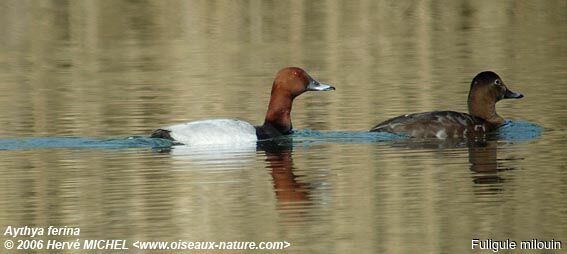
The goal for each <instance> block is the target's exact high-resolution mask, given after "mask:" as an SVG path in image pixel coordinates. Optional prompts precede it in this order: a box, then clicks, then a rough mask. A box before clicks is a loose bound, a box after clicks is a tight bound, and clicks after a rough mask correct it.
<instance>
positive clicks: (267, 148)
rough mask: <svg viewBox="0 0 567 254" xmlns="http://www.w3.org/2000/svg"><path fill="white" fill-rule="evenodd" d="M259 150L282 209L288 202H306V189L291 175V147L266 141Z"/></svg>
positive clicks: (287, 144)
mask: <svg viewBox="0 0 567 254" xmlns="http://www.w3.org/2000/svg"><path fill="white" fill-rule="evenodd" d="M259 148H260V149H261V150H264V152H265V154H266V162H267V165H266V168H267V169H269V170H270V174H271V175H272V179H273V181H274V191H275V192H276V197H277V199H278V201H279V202H280V204H281V205H282V207H283V206H285V204H286V203H289V202H301V201H308V200H309V196H308V194H309V189H308V187H307V186H305V185H304V184H302V183H300V182H298V181H297V176H296V175H295V174H294V173H293V170H294V166H293V158H292V155H293V145H292V144H291V143H286V144H281V143H280V144H278V143H275V142H271V141H267V142H263V143H262V144H260V145H259Z"/></svg>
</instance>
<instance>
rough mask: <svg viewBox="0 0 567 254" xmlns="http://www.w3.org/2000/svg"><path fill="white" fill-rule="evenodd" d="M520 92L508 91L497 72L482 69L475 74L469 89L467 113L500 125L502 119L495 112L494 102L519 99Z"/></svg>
mask: <svg viewBox="0 0 567 254" xmlns="http://www.w3.org/2000/svg"><path fill="white" fill-rule="evenodd" d="M522 97H524V95H522V94H521V93H516V92H512V91H510V90H509V89H508V88H507V87H506V85H505V84H504V81H502V79H501V78H500V77H499V76H498V74H496V73H494V72H491V71H484V72H481V73H479V74H477V75H476V77H474V79H473V80H472V82H471V89H470V91H469V99H468V106H469V114H471V115H473V116H476V117H480V118H482V119H484V120H486V121H488V122H490V123H492V124H495V125H500V124H503V123H504V119H503V118H502V117H500V116H499V115H498V114H497V113H496V103H497V102H498V101H500V100H502V99H520V98H522Z"/></svg>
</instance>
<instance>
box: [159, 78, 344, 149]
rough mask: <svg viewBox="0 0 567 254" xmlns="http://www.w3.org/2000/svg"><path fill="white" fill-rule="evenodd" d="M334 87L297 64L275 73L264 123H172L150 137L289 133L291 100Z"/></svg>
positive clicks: (207, 140)
mask: <svg viewBox="0 0 567 254" xmlns="http://www.w3.org/2000/svg"><path fill="white" fill-rule="evenodd" d="M329 90H335V88H334V87H333V86H330V85H327V84H322V83H319V82H317V81H316V80H315V79H313V78H312V77H311V76H309V74H307V72H305V71H304V70H302V69H301V68H297V67H288V68H284V69H282V70H280V71H279V72H278V73H277V74H276V78H275V79H274V83H273V85H272V93H271V97H270V104H269V105H268V111H267V113H266V118H265V120H264V124H263V125H261V126H253V125H251V124H249V123H247V122H244V121H241V120H236V119H212V120H202V121H194V122H188V123H182V124H175V125H171V126H167V127H163V128H159V129H157V130H155V131H154V132H153V133H152V134H151V136H150V137H152V138H164V139H169V140H172V141H174V142H175V143H178V144H185V145H204V144H207V145H209V144H234V143H248V142H255V141H258V140H262V139H269V138H274V137H278V136H282V135H288V134H291V133H292V124H291V117H290V113H291V106H292V103H293V99H295V97H297V96H299V95H301V94H302V93H304V92H306V91H329Z"/></svg>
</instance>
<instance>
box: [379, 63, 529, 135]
mask: <svg viewBox="0 0 567 254" xmlns="http://www.w3.org/2000/svg"><path fill="white" fill-rule="evenodd" d="M522 97H524V95H522V94H521V93H515V92H512V91H510V90H509V89H508V88H507V87H506V85H505V84H504V82H503V81H502V79H501V78H500V77H499V76H498V75H497V74H496V73H494V72H491V71H485V72H481V73H479V74H478V75H476V77H474V79H473V80H472V82H471V87H470V91H469V97H468V108H469V113H468V114H467V113H460V112H455V111H433V112H425V113H415V114H409V115H402V116H398V117H395V118H392V119H389V120H386V121H384V122H382V123H380V124H378V125H376V126H375V127H374V128H372V129H371V130H370V131H372V132H389V133H397V134H403V135H407V136H411V137H415V138H439V139H445V138H460V137H471V136H476V135H483V134H485V133H487V132H490V131H493V130H495V129H496V128H498V126H500V125H502V124H503V123H504V118H502V117H501V116H499V115H498V114H497V113H496V103H497V102H498V101H500V100H501V99H520V98H522Z"/></svg>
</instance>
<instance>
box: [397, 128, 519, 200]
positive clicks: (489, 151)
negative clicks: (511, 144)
mask: <svg viewBox="0 0 567 254" xmlns="http://www.w3.org/2000/svg"><path fill="white" fill-rule="evenodd" d="M393 146H394V147H404V148H410V149H427V150H433V151H439V152H441V151H445V149H452V148H467V149H468V158H469V169H470V171H472V178H473V182H474V183H475V184H480V185H492V186H491V190H489V192H490V191H492V192H495V191H501V187H496V186H497V185H494V184H499V183H503V182H505V179H504V178H502V177H501V176H500V174H499V172H501V171H506V170H514V169H515V168H514V167H504V166H503V165H502V164H501V163H499V162H500V161H502V160H501V159H500V160H499V159H498V141H497V138H496V137H492V136H486V137H482V138H478V139H474V140H472V139H471V140H469V139H445V140H439V139H422V140H403V141H398V142H396V143H395V144H393ZM483 190H484V191H486V189H483Z"/></svg>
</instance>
